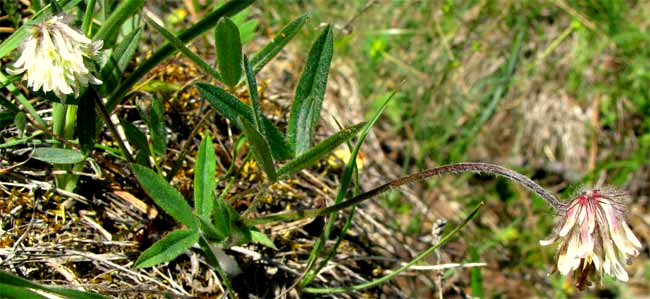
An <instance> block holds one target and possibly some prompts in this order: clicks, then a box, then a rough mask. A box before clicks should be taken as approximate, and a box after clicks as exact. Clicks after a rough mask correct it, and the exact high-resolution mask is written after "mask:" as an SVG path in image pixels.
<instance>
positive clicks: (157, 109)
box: [149, 97, 167, 156]
mask: <svg viewBox="0 0 650 299" xmlns="http://www.w3.org/2000/svg"><path fill="white" fill-rule="evenodd" d="M149 127H150V128H151V143H152V147H153V152H154V153H155V154H156V155H158V156H162V155H164V154H165V150H166V149H167V132H165V114H164V111H163V104H162V101H161V100H160V99H158V98H156V97H154V98H153V101H152V102H151V113H150V115H149Z"/></svg>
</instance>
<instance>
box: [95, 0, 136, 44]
mask: <svg viewBox="0 0 650 299" xmlns="http://www.w3.org/2000/svg"><path fill="white" fill-rule="evenodd" d="M144 2H145V1H144V0H126V1H123V2H121V3H120V4H119V5H118V6H117V8H115V10H114V11H113V13H111V15H110V16H109V17H108V20H106V22H105V23H104V25H102V27H101V28H99V31H97V33H96V34H95V35H94V36H93V40H103V41H106V40H107V39H111V37H112V36H115V35H117V33H118V32H119V31H120V26H122V23H124V21H126V19H128V18H129V17H131V16H133V15H135V14H136V13H138V11H139V10H140V8H141V7H142V6H143V5H144ZM104 47H105V48H111V45H107V44H105V45H104Z"/></svg>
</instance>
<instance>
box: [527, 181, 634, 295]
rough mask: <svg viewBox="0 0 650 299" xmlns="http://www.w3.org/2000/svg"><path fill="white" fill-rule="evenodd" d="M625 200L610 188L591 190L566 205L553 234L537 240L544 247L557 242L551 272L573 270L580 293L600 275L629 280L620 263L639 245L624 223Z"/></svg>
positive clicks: (632, 254)
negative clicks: (545, 238) (555, 259)
mask: <svg viewBox="0 0 650 299" xmlns="http://www.w3.org/2000/svg"><path fill="white" fill-rule="evenodd" d="M626 197H627V194H626V193H624V192H620V191H616V190H614V189H611V188H604V189H592V190H585V191H582V192H580V193H579V194H578V196H576V197H575V198H574V199H572V200H571V201H570V202H568V203H567V204H566V209H565V210H564V211H563V215H561V221H560V225H559V226H558V227H557V228H556V234H555V235H553V236H552V237H551V238H550V239H547V240H541V241H540V244H541V245H542V246H546V245H549V244H551V243H553V242H555V241H556V240H558V239H559V240H560V247H559V249H558V253H557V256H556V258H557V263H556V265H555V266H554V269H553V271H555V270H559V272H560V273H561V274H562V275H565V276H566V275H568V274H569V273H570V272H571V271H573V274H574V278H575V280H576V287H578V289H581V290H582V289H584V288H585V287H586V286H588V285H589V284H590V282H591V281H600V279H602V274H603V273H606V274H608V275H610V276H612V277H615V278H617V279H618V280H620V281H627V280H628V279H629V277H628V274H627V272H626V271H625V268H623V264H625V263H626V262H627V256H628V255H630V256H637V255H639V249H641V242H640V241H639V239H638V238H637V237H636V236H635V235H634V233H633V232H632V230H631V229H630V227H629V226H628V225H627V222H625V204H624V199H625V198H626ZM597 274H600V275H599V276H600V277H598V275H597ZM598 278H600V279H598Z"/></svg>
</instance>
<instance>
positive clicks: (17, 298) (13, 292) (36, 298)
mask: <svg viewBox="0 0 650 299" xmlns="http://www.w3.org/2000/svg"><path fill="white" fill-rule="evenodd" d="M0 298H7V299H23V298H31V299H41V298H43V299H48V297H45V296H43V295H41V294H39V293H37V292H35V291H32V290H30V289H28V288H26V287H17V286H12V285H8V284H4V283H0Z"/></svg>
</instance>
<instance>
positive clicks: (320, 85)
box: [287, 25, 333, 156]
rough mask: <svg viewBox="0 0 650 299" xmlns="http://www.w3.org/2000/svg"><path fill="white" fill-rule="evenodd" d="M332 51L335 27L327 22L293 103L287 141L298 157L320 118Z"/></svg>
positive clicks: (299, 83)
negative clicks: (333, 29) (333, 28)
mask: <svg viewBox="0 0 650 299" xmlns="http://www.w3.org/2000/svg"><path fill="white" fill-rule="evenodd" d="M332 52H333V38H332V27H331V26H330V25H328V26H327V27H325V29H324V30H323V32H322V33H321V35H320V36H319V37H318V39H316V41H315V42H314V44H313V45H312V48H311V50H310V51H309V57H308V58H307V64H306V65H305V70H304V71H303V73H302V76H301V77H300V81H299V82H298V87H297V88H296V95H295V97H294V99H293V103H292V105H291V116H290V117H289V126H288V129H287V141H288V143H289V145H290V146H291V147H292V148H293V149H294V154H295V155H296V156H298V155H300V154H302V153H304V152H305V151H307V150H308V149H309V147H310V144H311V138H312V135H313V132H314V128H315V127H316V124H317V123H318V119H319V118H320V109H321V106H322V104H323V97H324V96H325V87H326V85H327V76H328V74H329V68H330V62H331V61H332Z"/></svg>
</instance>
